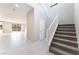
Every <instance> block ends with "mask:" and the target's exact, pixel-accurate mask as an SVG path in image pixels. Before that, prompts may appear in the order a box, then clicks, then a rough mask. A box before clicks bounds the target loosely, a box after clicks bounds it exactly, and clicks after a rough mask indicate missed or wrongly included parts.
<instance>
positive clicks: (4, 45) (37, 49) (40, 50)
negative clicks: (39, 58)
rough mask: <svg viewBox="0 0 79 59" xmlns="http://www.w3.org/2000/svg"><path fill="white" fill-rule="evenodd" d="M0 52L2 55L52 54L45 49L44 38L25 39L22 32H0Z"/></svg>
mask: <svg viewBox="0 0 79 59" xmlns="http://www.w3.org/2000/svg"><path fill="white" fill-rule="evenodd" d="M0 54H4V55H52V54H51V53H49V52H48V51H47V48H46V46H45V40H42V41H39V40H38V41H31V40H28V39H25V34H24V33H22V32H13V33H7V34H5V33H0Z"/></svg>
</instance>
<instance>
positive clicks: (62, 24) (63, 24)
mask: <svg viewBox="0 0 79 59" xmlns="http://www.w3.org/2000/svg"><path fill="white" fill-rule="evenodd" d="M58 26H75V25H74V24H60V25H58Z"/></svg>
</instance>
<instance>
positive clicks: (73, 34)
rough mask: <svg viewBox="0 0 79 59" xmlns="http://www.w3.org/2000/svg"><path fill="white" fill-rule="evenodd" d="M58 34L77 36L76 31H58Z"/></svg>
mask: <svg viewBox="0 0 79 59" xmlns="http://www.w3.org/2000/svg"><path fill="white" fill-rule="evenodd" d="M56 34H62V35H72V36H76V33H64V32H56Z"/></svg>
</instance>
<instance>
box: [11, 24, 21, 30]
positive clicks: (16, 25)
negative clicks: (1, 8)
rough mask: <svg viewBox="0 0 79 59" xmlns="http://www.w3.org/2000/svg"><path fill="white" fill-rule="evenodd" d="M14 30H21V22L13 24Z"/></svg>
mask: <svg viewBox="0 0 79 59" xmlns="http://www.w3.org/2000/svg"><path fill="white" fill-rule="evenodd" d="M12 31H21V24H12Z"/></svg>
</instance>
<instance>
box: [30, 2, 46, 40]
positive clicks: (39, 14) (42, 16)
mask: <svg viewBox="0 0 79 59" xmlns="http://www.w3.org/2000/svg"><path fill="white" fill-rule="evenodd" d="M29 5H30V6H32V7H33V8H34V34H35V39H34V40H41V39H40V34H41V32H40V20H46V17H47V16H46V13H45V10H44V9H43V8H42V7H41V6H40V5H39V4H30V3H29ZM44 32H45V31H44Z"/></svg>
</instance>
